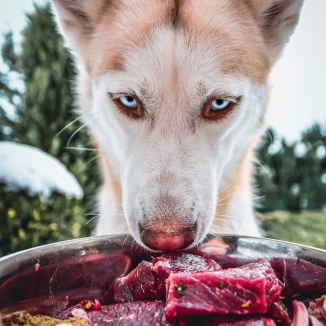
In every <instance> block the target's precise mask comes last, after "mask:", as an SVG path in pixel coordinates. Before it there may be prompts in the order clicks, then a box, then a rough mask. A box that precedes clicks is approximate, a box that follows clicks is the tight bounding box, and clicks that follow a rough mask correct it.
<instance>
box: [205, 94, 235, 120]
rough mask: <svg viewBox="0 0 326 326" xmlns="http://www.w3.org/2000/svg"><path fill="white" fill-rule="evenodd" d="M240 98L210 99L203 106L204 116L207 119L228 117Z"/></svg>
mask: <svg viewBox="0 0 326 326" xmlns="http://www.w3.org/2000/svg"><path fill="white" fill-rule="evenodd" d="M239 99H240V98H235V99H234V100H227V99H224V98H216V99H210V100H208V101H207V102H206V104H205V105H204V108H203V111H202V112H203V113H202V116H203V118H205V119H206V120H212V121H218V120H221V119H223V118H224V117H226V116H227V115H228V114H229V113H230V112H231V110H232V109H233V108H234V107H235V106H236V105H237V103H238V102H239Z"/></svg>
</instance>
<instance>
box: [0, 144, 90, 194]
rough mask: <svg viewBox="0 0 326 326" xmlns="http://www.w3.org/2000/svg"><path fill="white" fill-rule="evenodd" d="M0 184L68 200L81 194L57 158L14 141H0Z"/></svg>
mask: <svg viewBox="0 0 326 326" xmlns="http://www.w3.org/2000/svg"><path fill="white" fill-rule="evenodd" d="M0 181H4V182H5V183H6V184H7V185H8V187H9V189H22V188H23V189H25V188H27V189H28V190H29V192H30V193H31V194H40V195H41V196H42V197H43V198H47V197H49V196H50V194H51V192H52V191H53V190H56V191H58V192H60V193H63V194H65V195H66V196H67V197H70V198H71V197H76V198H82V197H83V195H84V193H83V190H82V188H81V187H80V185H79V183H78V182H77V180H76V179H75V177H74V176H73V175H72V174H71V173H70V172H69V171H68V170H67V168H66V167H65V166H64V165H63V164H62V163H61V162H60V161H59V160H58V159H56V158H54V157H52V156H51V155H49V154H47V153H45V152H43V151H41V150H40V149H38V148H35V147H32V146H28V145H22V144H17V143H14V142H6V141H3V142H0Z"/></svg>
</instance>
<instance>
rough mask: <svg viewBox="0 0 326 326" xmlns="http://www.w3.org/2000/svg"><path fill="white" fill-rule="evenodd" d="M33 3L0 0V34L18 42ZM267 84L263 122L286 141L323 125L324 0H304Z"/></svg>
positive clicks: (325, 103)
mask: <svg viewBox="0 0 326 326" xmlns="http://www.w3.org/2000/svg"><path fill="white" fill-rule="evenodd" d="M33 2H37V3H45V2H46V0H36V1H35V0H34V1H33V0H10V1H9V0H0V33H1V32H4V31H7V30H8V29H12V30H13V31H14V35H15V37H16V38H15V40H16V41H17V42H19V40H20V37H19V33H20V31H21V30H22V28H23V27H24V25H25V23H26V19H25V16H24V13H25V12H30V11H31V10H32V9H33ZM0 42H1V36H0ZM2 68H3V66H1V63H0V69H2ZM270 85H271V94H270V100H269V104H268V111H267V112H268V113H267V119H266V122H267V124H268V125H269V126H272V127H273V128H275V129H276V131H277V132H278V133H279V134H280V135H282V136H284V137H285V138H286V139H287V140H288V141H289V142H292V141H295V140H297V139H298V138H299V137H300V134H301V132H302V131H304V130H306V129H307V128H309V127H310V126H312V125H313V124H314V123H315V122H319V123H321V124H323V125H324V126H326V1H325V0H306V1H305V4H304V7H303V10H302V13H301V17H300V21H299V25H298V27H297V29H296V31H295V33H294V34H293V36H292V38H291V40H290V43H289V44H288V45H287V47H286V48H285V50H284V53H283V56H282V57H281V59H280V60H279V61H278V63H277V64H276V65H275V67H274V68H273V71H272V74H271V77H270Z"/></svg>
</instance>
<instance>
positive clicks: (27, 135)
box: [0, 4, 100, 245]
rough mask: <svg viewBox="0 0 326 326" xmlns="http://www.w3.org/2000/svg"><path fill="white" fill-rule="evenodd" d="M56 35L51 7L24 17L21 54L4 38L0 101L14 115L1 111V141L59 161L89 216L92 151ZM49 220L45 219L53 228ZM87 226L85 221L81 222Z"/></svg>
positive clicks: (94, 181) (95, 179) (94, 177)
mask: <svg viewBox="0 0 326 326" xmlns="http://www.w3.org/2000/svg"><path fill="white" fill-rule="evenodd" d="M56 30H57V27H56V25H55V22H54V20H53V17H52V14H51V11H50V8H49V4H48V5H46V6H37V5H35V11H34V12H33V13H31V14H27V25H26V28H25V29H24V31H23V33H22V36H23V38H22V44H21V47H20V49H18V50H17V49H16V46H15V44H14V40H13V35H12V33H11V32H8V33H7V34H5V37H4V43H3V44H2V52H1V54H2V58H3V61H4V63H5V64H6V65H7V70H8V72H9V73H5V72H2V73H1V74H0V96H1V99H3V100H5V101H6V102H7V103H10V104H11V105H12V106H14V108H15V113H14V114H11V115H9V114H8V113H7V110H5V109H4V108H3V107H2V108H1V106H0V140H11V141H15V142H18V143H23V144H27V145H31V146H35V147H38V148H40V149H42V150H43V151H45V152H47V153H49V154H50V155H52V156H54V157H56V158H58V159H59V160H60V161H61V162H62V163H63V164H64V165H65V166H67V168H68V169H69V171H70V172H72V173H73V174H74V175H75V177H76V178H77V180H78V182H79V183H80V185H81V186H82V188H83V190H84V194H85V195H84V198H83V199H82V201H81V202H80V205H82V207H83V211H84V212H86V213H92V212H93V211H94V209H95V207H94V206H95V200H94V196H95V194H96V192H97V189H98V187H99V183H100V177H99V171H98V166H97V161H96V160H95V156H96V152H95V150H94V148H93V145H92V142H91V140H90V137H89V135H88V134H87V132H86V130H85V128H83V127H82V124H81V122H80V120H78V119H77V120H76V118H77V117H78V115H77V114H76V112H75V111H76V110H75V104H74V91H73V89H74V84H73V83H74V80H75V77H76V76H75V75H76V74H75V70H74V66H73V61H72V58H71V56H70V54H69V52H68V51H67V50H66V49H65V47H64V45H63V40H62V37H61V36H60V35H59V34H58V33H57V32H56ZM13 74H14V75H15V76H19V78H20V80H21V84H22V85H23V87H18V86H17V83H11V79H12V78H11V76H12V75H13ZM2 103H4V102H3V101H2ZM74 120H76V121H75V122H74V123H71V122H72V121H74ZM70 123H71V124H70ZM8 196H11V195H10V194H8ZM55 197H57V196H55ZM10 198H12V197H10ZM33 200H34V199H33ZM59 202H61V199H60V200H59ZM53 205H54V204H53ZM34 207H35V206H34ZM0 214H3V212H2V210H1V209H0ZM26 214H30V212H26ZM52 217H53V216H52ZM52 217H49V218H50V219H51V221H52V222H53V223H55V219H52ZM21 218H22V219H23V217H21ZM86 221H87V218H86V216H84V217H83V221H82V223H83V224H85V222H86ZM92 226H94V223H93V224H92V223H90V224H89V225H88V226H87V227H86V230H87V232H86V233H87V234H90V232H91V229H92ZM61 227H63V228H64V226H62V225H61V226H60V228H61ZM63 232H65V231H64V230H63ZM85 235H86V234H85ZM59 239H61V237H60V236H58V238H57V240H59ZM53 240H54V238H53ZM25 243H26V245H27V242H25ZM35 244H36V242H35V241H34V242H33V245H35Z"/></svg>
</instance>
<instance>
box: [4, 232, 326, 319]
mask: <svg viewBox="0 0 326 326" xmlns="http://www.w3.org/2000/svg"><path fill="white" fill-rule="evenodd" d="M199 249H200V250H202V251H206V252H209V254H210V256H212V255H213V256H214V255H224V254H225V255H227V256H228V257H231V258H236V259H241V260H242V261H244V262H252V261H255V260H256V259H257V258H259V257H262V258H265V259H267V260H269V261H270V260H271V259H272V258H274V257H278V258H294V259H297V258H298V257H300V258H302V259H305V260H307V261H309V262H312V263H314V264H317V265H320V266H324V267H326V250H321V249H316V248H312V247H308V246H303V245H299V244H295V243H289V242H284V241H278V240H272V239H265V238H254V237H247V236H235V235H223V234H219V235H213V234H209V235H208V236H207V239H206V241H205V242H204V243H203V244H202V245H201V247H200V248H199ZM143 259H146V260H149V259H150V253H148V252H145V251H144V250H143V249H141V248H140V247H139V246H136V245H135V242H134V241H133V239H132V238H131V237H130V236H129V235H127V234H121V235H111V236H101V237H90V238H83V239H77V240H70V241H63V242H58V243H55V244H51V245H45V246H41V247H37V248H33V249H29V250H25V251H21V252H18V253H15V254H12V255H9V256H6V257H3V258H1V259H0V315H2V316H8V315H10V314H11V313H13V312H17V311H25V312H30V313H43V314H48V315H55V314H56V313H57V312H58V311H62V310H63V309H65V308H66V307H68V306H69V305H71V304H76V303H78V302H80V301H81V300H84V299H89V300H94V299H95V298H96V299H99V300H100V301H102V302H110V298H111V297H112V290H111V285H112V283H113V281H114V280H115V279H116V278H117V277H121V276H123V275H125V274H126V273H128V272H129V271H130V270H131V269H132V268H134V267H135V266H136V265H137V264H138V263H139V262H140V261H141V260H143Z"/></svg>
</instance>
